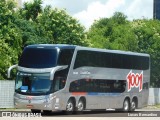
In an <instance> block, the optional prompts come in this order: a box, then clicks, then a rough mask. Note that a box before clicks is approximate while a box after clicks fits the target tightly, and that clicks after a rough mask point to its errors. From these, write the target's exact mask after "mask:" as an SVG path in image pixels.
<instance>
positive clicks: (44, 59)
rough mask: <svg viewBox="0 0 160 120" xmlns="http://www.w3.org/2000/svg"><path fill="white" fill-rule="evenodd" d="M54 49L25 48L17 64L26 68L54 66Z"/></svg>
mask: <svg viewBox="0 0 160 120" xmlns="http://www.w3.org/2000/svg"><path fill="white" fill-rule="evenodd" d="M56 60H57V51H56V49H45V48H26V49H25V50H24V51H23V53H22V56H21V58H20V61H19V66H22V67H27V68H50V67H54V66H56Z"/></svg>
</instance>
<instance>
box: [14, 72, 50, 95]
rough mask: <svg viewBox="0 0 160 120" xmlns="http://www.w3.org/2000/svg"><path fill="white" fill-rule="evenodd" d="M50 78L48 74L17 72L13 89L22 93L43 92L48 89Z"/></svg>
mask: <svg viewBox="0 0 160 120" xmlns="http://www.w3.org/2000/svg"><path fill="white" fill-rule="evenodd" d="M50 88H51V80H50V79H49V73H48V74H26V73H18V75H17V78H16V86H15V90H16V92H19V93H24V94H36V93H41V94H43V93H44V94H45V93H47V92H49V91H50Z"/></svg>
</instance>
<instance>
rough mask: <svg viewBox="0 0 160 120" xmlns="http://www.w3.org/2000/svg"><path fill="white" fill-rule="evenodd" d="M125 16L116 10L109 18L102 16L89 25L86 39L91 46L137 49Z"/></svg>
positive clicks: (135, 40)
mask: <svg viewBox="0 0 160 120" xmlns="http://www.w3.org/2000/svg"><path fill="white" fill-rule="evenodd" d="M126 18H127V17H126V16H125V15H124V14H123V13H120V12H116V13H115V14H114V15H113V16H112V17H111V18H102V19H100V20H98V21H96V22H95V23H93V25H92V26H91V28H90V30H89V32H88V39H89V42H90V43H92V44H90V46H91V47H100V48H107V49H120V50H130V51H136V50H137V39H136V36H135V34H134V33H133V31H132V29H130V28H131V24H130V22H129V21H128V20H127V19H126Z"/></svg>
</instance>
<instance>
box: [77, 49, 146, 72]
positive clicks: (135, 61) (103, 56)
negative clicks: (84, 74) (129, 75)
mask: <svg viewBox="0 0 160 120" xmlns="http://www.w3.org/2000/svg"><path fill="white" fill-rule="evenodd" d="M84 66H90V67H108V68H120V69H139V70H146V69H149V57H145V56H136V55H125V54H117V53H107V52H96V51H86V50H81V51H78V52H77V58H76V61H75V65H74V68H78V67H84Z"/></svg>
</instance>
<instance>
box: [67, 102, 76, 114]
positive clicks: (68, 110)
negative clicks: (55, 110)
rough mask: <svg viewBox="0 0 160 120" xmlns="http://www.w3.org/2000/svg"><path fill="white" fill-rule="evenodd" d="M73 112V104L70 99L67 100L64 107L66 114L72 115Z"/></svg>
mask: <svg viewBox="0 0 160 120" xmlns="http://www.w3.org/2000/svg"><path fill="white" fill-rule="evenodd" d="M74 110H75V103H74V102H73V100H72V99H69V100H68V102H67V105H66V111H65V113H66V114H72V113H73V112H74Z"/></svg>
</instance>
